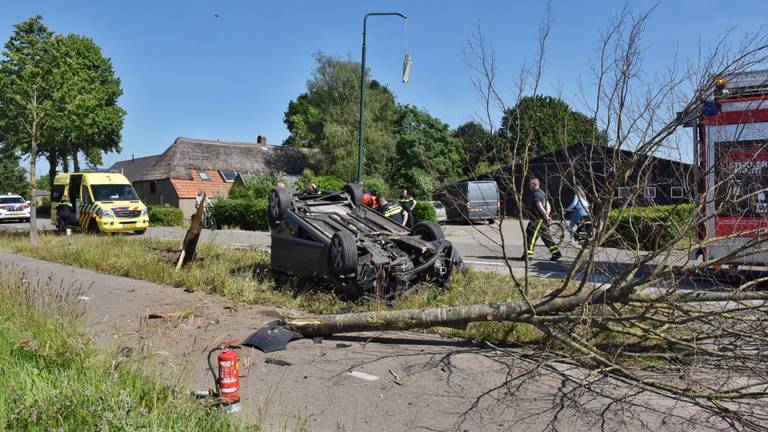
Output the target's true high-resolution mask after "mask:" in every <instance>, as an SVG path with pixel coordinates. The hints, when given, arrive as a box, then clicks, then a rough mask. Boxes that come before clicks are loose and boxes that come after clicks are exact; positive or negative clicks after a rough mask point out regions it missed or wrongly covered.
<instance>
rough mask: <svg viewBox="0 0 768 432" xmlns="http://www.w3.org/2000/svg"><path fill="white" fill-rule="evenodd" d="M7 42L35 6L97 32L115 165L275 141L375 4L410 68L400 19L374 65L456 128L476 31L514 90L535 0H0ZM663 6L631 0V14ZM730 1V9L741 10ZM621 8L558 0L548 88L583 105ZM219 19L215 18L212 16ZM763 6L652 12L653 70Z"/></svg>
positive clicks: (375, 44)
mask: <svg viewBox="0 0 768 432" xmlns="http://www.w3.org/2000/svg"><path fill="white" fill-rule="evenodd" d="M0 3H1V4H2V6H0V11H2V13H0V39H1V40H2V41H5V40H7V39H8V37H9V35H10V34H11V31H12V26H13V24H15V23H18V22H20V21H22V20H24V19H26V18H28V17H30V16H33V15H35V14H41V15H43V17H44V19H45V20H44V22H45V23H46V25H48V26H49V27H50V28H51V29H53V30H55V31H57V32H60V33H78V34H83V35H87V36H89V37H91V38H93V39H94V40H95V41H96V42H97V43H98V44H99V45H100V46H101V47H102V49H103V51H104V54H105V55H106V56H108V57H110V58H111V59H112V62H113V64H114V67H115V70H116V72H117V74H118V76H119V77H120V78H121V80H122V85H123V90H124V95H123V96H122V97H121V99H120V105H121V106H122V107H123V108H125V109H126V111H127V112H128V115H127V117H126V119H125V128H124V130H123V143H122V146H123V153H122V154H121V155H116V154H110V155H108V156H107V157H106V161H105V162H106V165H107V166H109V165H111V163H112V162H114V161H117V160H121V159H126V158H130V157H131V155H135V156H136V157H139V156H145V155H150V154H157V153H160V152H162V151H163V150H164V149H165V148H166V147H168V146H169V145H170V144H171V143H172V142H173V140H174V139H175V138H176V137H177V136H190V137H197V138H211V139H221V140H239V141H255V140H256V136H257V135H259V134H264V135H266V136H267V137H268V140H269V142H270V143H273V144H279V143H281V142H282V140H283V139H285V137H286V136H287V135H288V131H287V130H286V129H285V126H284V124H283V122H282V119H283V113H284V112H285V109H286V107H287V104H288V102H289V101H290V100H291V99H293V98H295V97H296V96H297V95H298V94H300V93H301V92H302V91H304V90H305V85H306V81H307V79H308V78H309V76H310V74H311V72H312V69H313V66H314V62H313V57H312V54H313V53H315V52H317V51H323V52H326V53H333V54H340V55H342V56H347V55H349V56H351V58H352V59H354V60H357V61H359V59H360V44H361V32H362V17H363V16H364V15H365V13H367V12H383V11H400V12H402V13H404V14H406V15H408V17H409V19H408V26H407V28H408V31H407V35H408V38H407V39H408V46H409V48H410V53H411V54H412V56H413V61H414V65H413V72H412V75H411V81H410V82H409V83H408V84H407V85H402V84H401V83H400V74H401V68H402V57H403V54H404V53H405V49H406V32H405V30H404V25H403V22H402V21H401V20H399V19H397V18H391V17H375V18H371V19H370V20H369V29H368V59H367V62H368V65H369V66H370V68H371V69H372V72H373V76H374V78H375V79H377V80H379V81H381V82H383V83H385V84H386V85H388V86H389V87H390V89H392V90H393V91H394V93H395V94H396V95H397V98H398V101H399V102H401V103H409V104H413V105H416V106H419V107H421V108H424V109H426V110H428V111H429V112H430V113H431V114H432V115H434V116H436V117H438V118H440V119H442V120H443V121H445V122H446V123H448V124H449V125H451V126H452V127H455V126H458V125H459V124H461V123H463V122H465V121H467V120H472V119H474V118H475V116H476V113H478V112H479V110H480V109H481V106H480V102H479V100H478V98H477V96H476V94H475V92H474V90H473V88H472V84H471V81H470V78H471V71H470V69H469V67H468V66H467V64H466V60H467V58H466V55H465V52H466V47H467V40H468V37H469V36H470V34H471V33H472V31H473V30H474V29H476V28H477V27H478V26H480V27H481V28H482V30H483V32H484V33H485V34H486V36H487V38H488V40H489V41H491V42H492V43H493V44H494V45H495V48H496V50H497V55H498V67H499V74H500V88H501V89H502V90H507V91H509V93H510V94H511V93H512V86H513V79H514V77H515V76H516V74H517V73H518V72H519V69H520V67H521V65H522V64H523V62H525V61H526V60H527V61H531V60H533V59H534V57H535V49H536V48H535V47H536V38H537V28H538V25H539V23H540V21H541V18H542V16H543V14H544V4H543V2H540V1H532V0H531V1H518V2H512V1H447V0H446V1H427V0H421V1H293V2H288V1H282V2H264V1H245V0H242V1H234V0H228V1H216V2H214V1H192V0H187V1H143V0H142V1H137V0H134V1H120V2H119V1H90V2H87V1H74V0H72V1H66V2H64V1H53V0H52V1H35V0H25V1H13V0H0ZM654 4H656V2H650V1H645V0H639V1H633V2H631V6H632V8H633V9H634V10H635V11H644V10H646V9H648V8H650V7H652V6H653V5H654ZM734 5H735V6H734ZM621 7H622V4H621V3H620V2H617V1H594V0H581V1H567V0H553V1H552V12H553V18H554V21H553V29H552V34H551V38H550V45H549V47H548V56H547V61H546V69H545V74H544V77H543V89H542V92H543V93H550V94H554V93H560V94H561V95H562V96H563V97H564V98H565V99H566V100H568V101H569V102H570V103H572V104H573V105H574V106H576V107H577V108H578V100H579V99H578V93H579V90H578V77H579V74H585V73H587V66H586V65H587V59H588V58H590V57H591V56H593V55H594V53H595V48H596V46H597V40H598V35H599V33H600V31H601V30H602V29H603V28H604V27H605V26H606V24H607V22H608V20H609V18H610V17H611V16H612V15H615V14H616V13H617V12H618V11H619V9H621ZM215 15H218V17H216V16H215ZM766 18H768V2H766V1H765V0H762V1H760V0H753V1H746V0H745V1H738V2H722V1H710V0H691V1H688V0H681V1H672V0H667V1H665V2H662V3H659V4H658V6H657V8H656V10H655V11H654V12H653V15H652V18H651V21H650V23H649V24H648V26H647V33H646V36H645V38H644V42H643V45H644V47H645V52H644V55H645V56H646V61H647V63H646V64H647V68H648V70H649V72H652V71H653V70H654V69H655V70H663V69H664V67H665V65H667V64H669V62H670V61H672V58H673V56H675V55H676V54H677V55H680V56H681V57H682V58H686V57H695V56H696V51H697V49H698V44H699V43H700V42H701V43H702V44H703V45H704V46H705V47H706V46H707V45H709V44H710V43H712V42H713V41H714V40H716V39H717V37H718V36H719V35H722V34H723V33H725V32H726V31H728V30H729V29H733V30H734V31H735V32H736V34H744V33H750V32H754V31H757V30H760V29H761V26H762V25H764V23H765V22H766Z"/></svg>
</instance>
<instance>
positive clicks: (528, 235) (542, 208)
mask: <svg viewBox="0 0 768 432" xmlns="http://www.w3.org/2000/svg"><path fill="white" fill-rule="evenodd" d="M528 189H530V191H531V193H532V194H531V199H530V201H529V202H528V205H527V206H526V213H527V215H528V218H529V222H528V226H526V227H525V247H526V250H525V252H524V253H523V256H521V257H520V260H521V261H525V260H526V259H528V260H532V259H533V249H534V247H536V240H537V239H538V238H539V237H541V241H543V242H544V245H546V246H547V247H548V248H549V253H551V254H552V257H551V258H550V260H551V261H557V260H558V259H560V257H562V256H563V255H562V254H561V253H560V249H558V247H557V244H556V243H555V242H554V241H553V240H552V237H551V236H550V235H549V223H551V222H552V217H551V216H550V215H549V213H550V210H551V209H550V206H549V200H547V194H546V193H544V191H543V190H541V187H540V184H539V179H537V178H536V177H531V178H530V179H529V180H528Z"/></svg>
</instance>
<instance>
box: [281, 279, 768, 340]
mask: <svg viewBox="0 0 768 432" xmlns="http://www.w3.org/2000/svg"><path fill="white" fill-rule="evenodd" d="M710 302H718V303H722V302H726V305H724V307H722V308H720V310H716V309H715V307H712V308H711V309H712V310H711V311H710V315H711V316H714V315H723V314H729V313H733V312H734V310H737V309H741V308H742V307H743V304H744V302H754V303H753V304H751V305H749V307H750V308H754V309H756V310H764V311H765V310H768V292H737V293H729V292H700V291H695V292H673V293H658V292H654V291H653V290H650V291H647V292H643V293H639V294H632V295H630V296H627V297H625V298H614V297H613V296H611V295H610V293H609V292H608V290H607V289H598V290H596V291H595V292H592V293H586V294H582V295H576V296H572V297H567V298H559V297H558V298H552V299H545V300H543V301H541V302H540V303H537V304H534V305H530V304H529V303H528V302H526V301H522V300H521V301H514V302H505V303H496V304H477V305H468V306H457V307H444V308H434V309H404V310H389V311H377V312H361V313H345V314H329V315H312V316H303V317H295V318H285V319H284V320H283V321H282V324H283V325H284V326H285V327H286V328H288V329H290V330H293V331H295V332H297V333H299V334H300V335H301V336H303V337H317V336H331V335H335V334H340V333H358V332H369V331H382V330H414V329H428V328H433V327H450V328H458V329H463V328H465V327H466V326H467V325H468V324H470V323H477V322H519V323H529V324H533V323H541V324H548V323H552V322H554V321H557V320H560V321H567V320H568V317H567V315H563V314H567V313H571V312H574V311H576V310H577V309H579V308H581V307H582V306H584V305H588V304H592V305H595V304H602V305H608V304H611V305H620V304H624V305H630V304H632V303H642V304H650V305H653V306H656V307H660V306H663V305H671V304H682V303H710ZM731 302H735V303H737V305H732V304H728V303H731ZM761 302H762V303H761ZM531 306H532V307H531ZM734 308H735V309H734ZM558 317H559V318H558Z"/></svg>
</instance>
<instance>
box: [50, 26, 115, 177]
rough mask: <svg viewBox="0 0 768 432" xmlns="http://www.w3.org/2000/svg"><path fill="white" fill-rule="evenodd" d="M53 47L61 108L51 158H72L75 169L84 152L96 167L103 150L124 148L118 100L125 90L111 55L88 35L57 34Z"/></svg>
mask: <svg viewBox="0 0 768 432" xmlns="http://www.w3.org/2000/svg"><path fill="white" fill-rule="evenodd" d="M51 45H52V49H51V53H52V55H53V57H54V71H53V75H52V80H53V84H54V86H53V87H54V101H55V104H56V105H57V106H58V107H61V109H62V111H61V112H60V113H59V115H58V116H56V118H55V122H54V124H53V125H52V128H51V130H52V132H53V133H54V136H52V137H51V140H50V142H49V143H47V144H48V145H47V147H48V149H47V150H48V152H49V161H50V160H52V159H53V158H54V157H56V158H57V159H59V160H61V161H62V162H65V161H66V159H67V157H70V158H71V159H72V165H73V168H74V170H75V171H79V170H80V154H81V153H82V155H83V156H84V158H85V160H86V162H87V163H89V164H90V165H100V164H101V163H102V155H103V154H104V153H107V152H112V151H117V152H119V151H121V150H122V149H121V147H120V139H121V131H122V128H123V119H124V117H125V111H124V110H123V109H122V108H121V107H120V106H119V105H118V104H117V99H118V98H119V97H120V95H122V93H123V92H122V89H121V87H120V79H119V78H118V77H117V76H116V75H115V72H114V69H113V68H112V62H111V61H110V59H108V58H106V57H105V56H104V55H103V54H102V52H101V48H99V46H98V45H96V43H95V42H94V41H93V40H92V39H90V38H88V37H85V36H80V35H74V34H70V35H66V36H63V35H56V36H55V37H54V38H53V40H52V42H51ZM51 155H53V157H51ZM54 174H55V172H54V171H52V172H51V173H50V175H51V176H52V177H53V176H54Z"/></svg>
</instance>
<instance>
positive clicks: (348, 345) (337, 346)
mask: <svg viewBox="0 0 768 432" xmlns="http://www.w3.org/2000/svg"><path fill="white" fill-rule="evenodd" d="M351 346H352V344H348V343H337V344H336V348H350V347H351Z"/></svg>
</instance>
